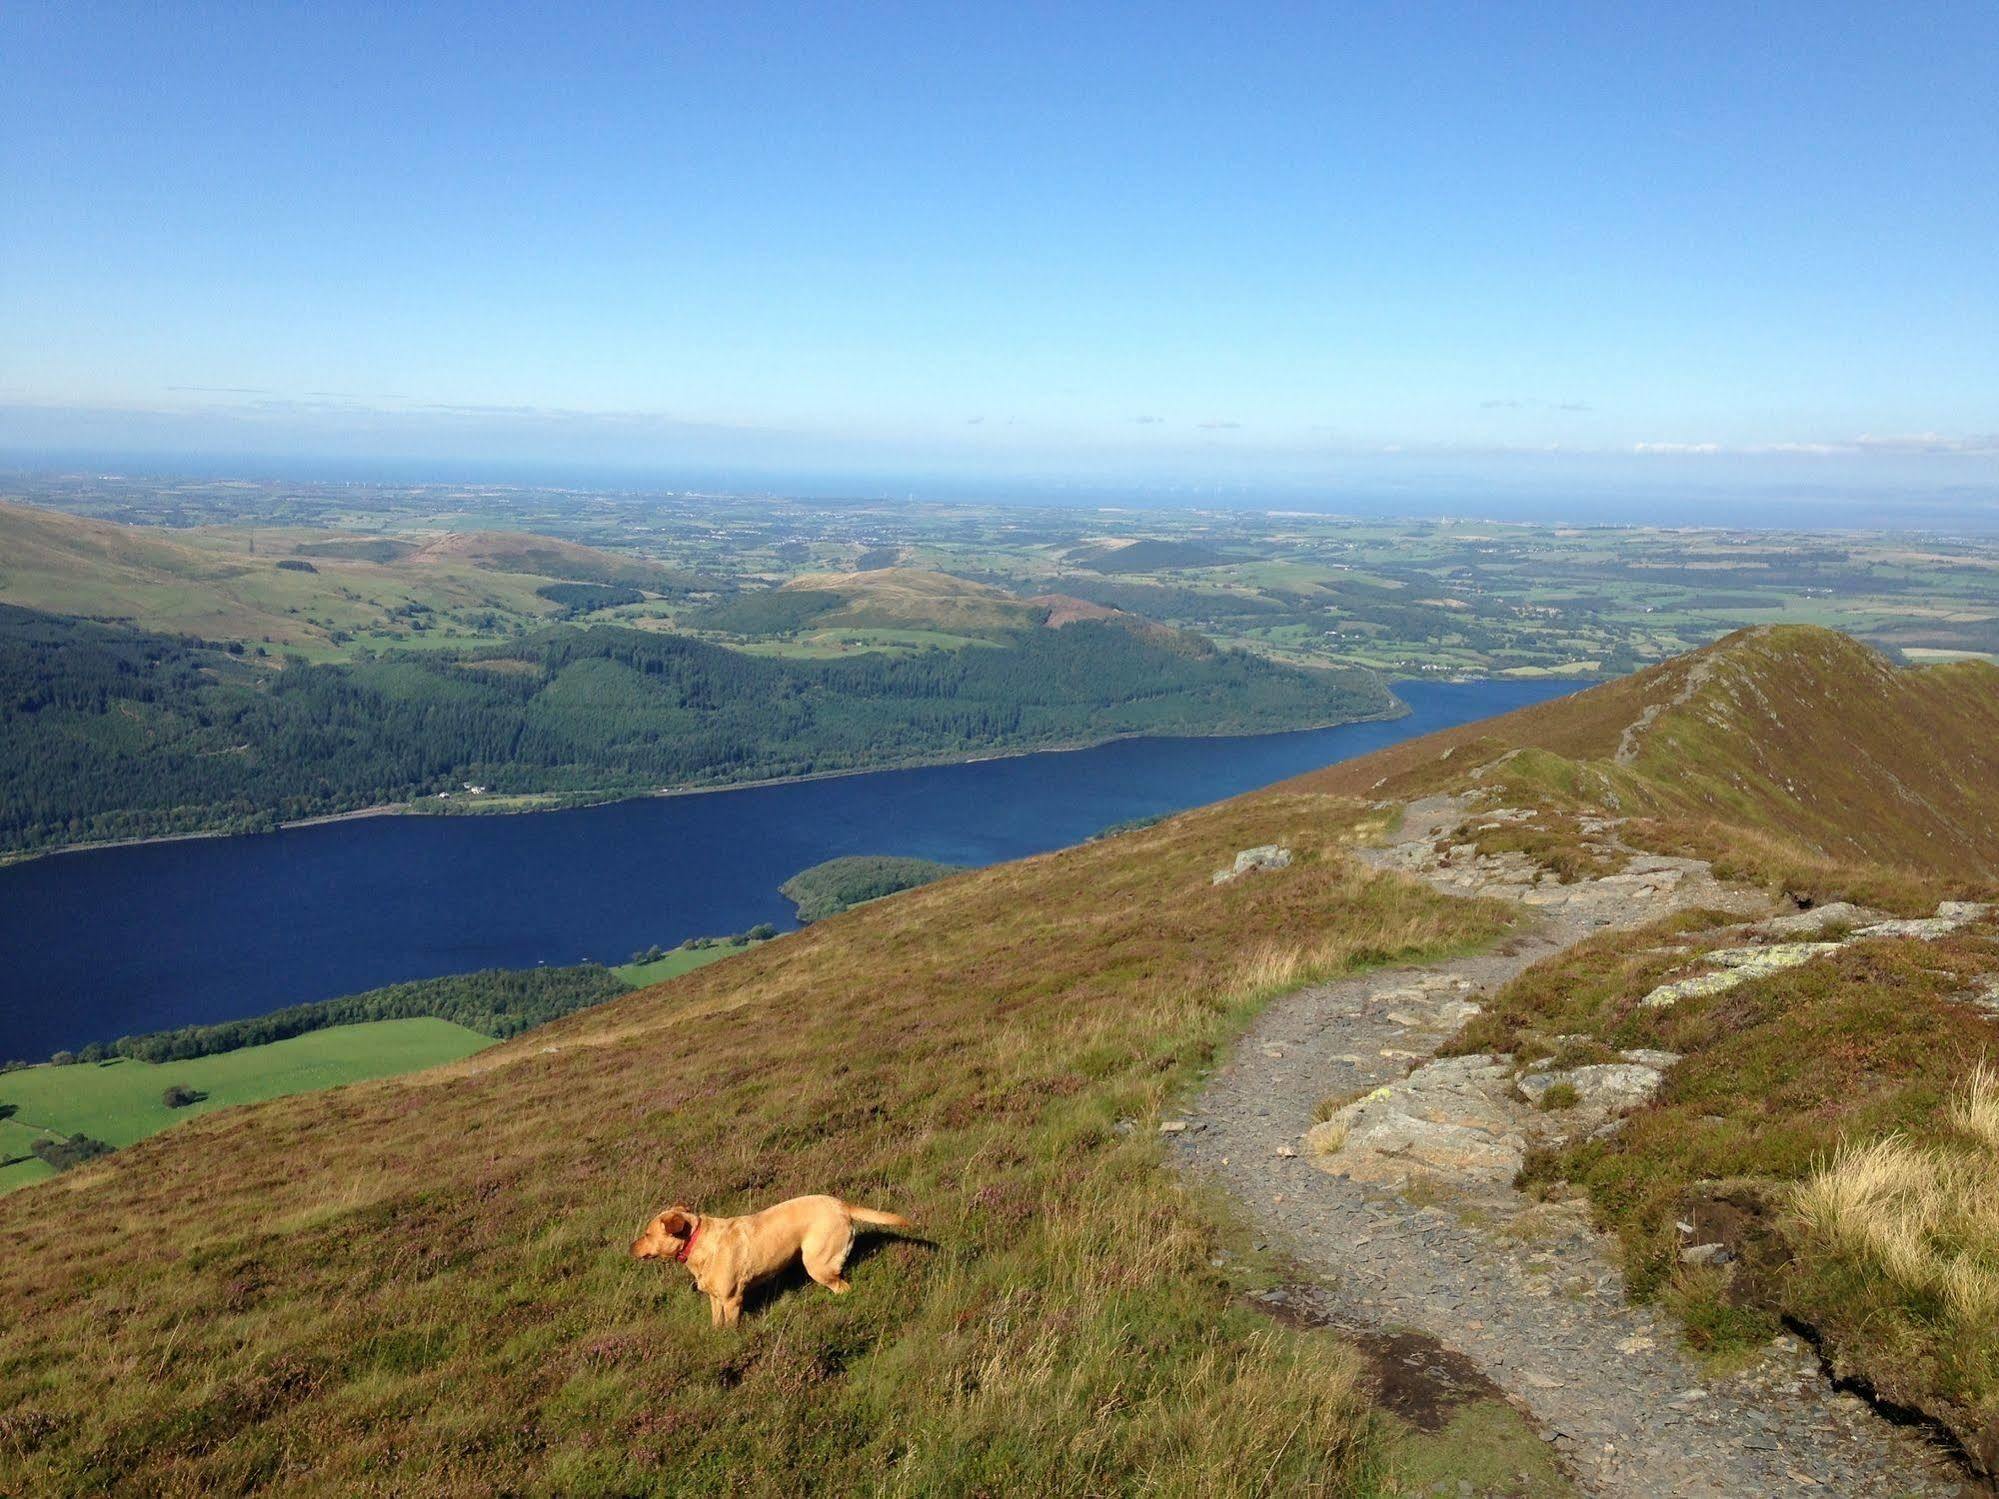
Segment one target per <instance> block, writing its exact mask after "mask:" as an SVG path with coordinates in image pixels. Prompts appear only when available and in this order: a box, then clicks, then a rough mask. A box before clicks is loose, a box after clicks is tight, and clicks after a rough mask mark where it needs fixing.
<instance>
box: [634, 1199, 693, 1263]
mask: <svg viewBox="0 0 1999 1499" xmlns="http://www.w3.org/2000/svg"><path fill="white" fill-rule="evenodd" d="M694 1224H695V1217H694V1212H693V1210H692V1209H691V1208H687V1207H684V1206H682V1205H681V1204H680V1203H677V1202H676V1203H675V1204H674V1205H673V1206H672V1207H670V1208H668V1209H667V1210H666V1211H665V1212H663V1213H659V1214H655V1215H654V1217H653V1219H652V1221H651V1222H650V1223H648V1224H646V1226H645V1227H644V1228H643V1229H641V1230H640V1231H639V1236H638V1237H637V1238H636V1239H634V1240H632V1258H633V1259H637V1260H670V1259H674V1258H677V1257H678V1256H679V1254H680V1252H681V1250H683V1249H685V1248H686V1247H687V1244H688V1241H689V1240H691V1239H692V1238H693V1237H694Z"/></svg>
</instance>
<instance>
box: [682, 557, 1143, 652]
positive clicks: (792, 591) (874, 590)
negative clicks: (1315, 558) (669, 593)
mask: <svg viewBox="0 0 1999 1499" xmlns="http://www.w3.org/2000/svg"><path fill="white" fill-rule="evenodd" d="M1085 619H1093V620H1118V621H1119V622H1121V623H1123V624H1126V625H1128V626H1130V627H1132V628H1134V629H1142V630H1150V631H1152V632H1154V633H1155V634H1158V635H1161V636H1169V635H1171V634H1172V633H1173V632H1172V631H1169V630H1166V629H1164V628H1163V627H1162V626H1158V625H1153V624H1150V623H1149V622H1147V621H1144V620H1141V619H1139V618H1138V617H1136V616H1134V615H1128V614H1125V613H1124V612H1123V611H1122V610H1119V609H1114V608H1106V607H1104V606H1102V605H1098V604H1092V603H1090V602H1087V601H1086V600H1083V599H1079V598H1073V597H1070V596H1067V595H1063V594H1043V595H1038V596H1036V597H1033V598H1021V597H1018V596H1017V595H1015V594H1011V593H1008V592H1006V591H1005V590H1003V589H999V588H995V587H993V586H992V585H991V584H988V583H980V582H975V581H973V580H971V579H968V578H958V577H953V576H951V575H950V574H948V573H938V572H926V571H924V570H922V569H920V568H908V567H886V568H876V569H870V570H862V571H859V572H845V573H804V574H801V575H800V576H798V577H796V578H793V579H791V580H790V581H788V582H787V583H785V584H784V585H783V586H782V587H781V588H776V589H772V590H769V591H767V592H763V593H744V594H738V595H737V596H736V597H734V598H732V599H728V600H725V601H724V602H722V603H719V604H717V605H715V606H713V607H712V608H710V609H708V610H706V611H705V612H703V613H702V614H699V615H696V616H694V617H693V619H692V620H691V621H690V622H691V623H693V624H695V625H697V626H701V627H705V628H708V629H714V630H721V631H724V632H727V633H729V634H734V635H743V636H751V637H754V636H762V635H776V634H788V633H791V632H795V631H800V630H808V631H833V632H839V631H855V630H865V631H889V632H911V631H914V632H922V633H923V634H924V635H925V636H927V637H929V639H930V640H931V641H932V642H933V643H936V644H952V643H960V644H962V643H966V642H971V641H985V642H988V643H992V642H1002V643H1003V642H1007V641H1010V640H1012V639H1013V638H1014V637H1016V636H1018V635H1020V634H1023V633H1025V632H1028V631H1032V630H1036V629H1040V628H1042V627H1043V626H1046V627H1048V628H1051V629H1061V628H1062V627H1063V626H1064V625H1068V624H1073V623H1075V622H1076V621H1078V620H1085Z"/></svg>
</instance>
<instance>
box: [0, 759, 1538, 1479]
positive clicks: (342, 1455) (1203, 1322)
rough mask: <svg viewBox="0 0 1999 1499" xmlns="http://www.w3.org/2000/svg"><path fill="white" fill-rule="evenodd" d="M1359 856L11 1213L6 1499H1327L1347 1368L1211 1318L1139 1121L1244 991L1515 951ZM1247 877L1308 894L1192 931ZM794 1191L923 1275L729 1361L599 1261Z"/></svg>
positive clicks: (1282, 817)
mask: <svg viewBox="0 0 1999 1499" xmlns="http://www.w3.org/2000/svg"><path fill="white" fill-rule="evenodd" d="M1365 815H1366V814H1365V811H1364V809H1363V808H1362V807H1361V806H1360V805H1359V804H1357V803H1354V802H1351V801H1346V800H1342V799H1337V798H1329V797H1323V796H1313V795H1301V794H1291V795H1275V796H1263V797H1257V798H1249V799H1244V800H1241V801H1237V802H1234V803H1231V804H1227V805H1225V806H1222V807H1218V808H1212V809H1208V810H1205V811H1201V812H1197V813H1190V814H1187V815H1185V816H1182V817H1180V818H1176V819H1174V820H1172V821H1170V822H1167V823H1163V824H1160V825H1159V826H1156V827H1153V828H1149V829H1146V830H1144V831H1141V832H1135V833H1131V834H1128V835H1125V836H1124V837H1122V838H1117V839H1109V840H1104V841H1101V842H1097V843H1092V844H1088V845H1084V846H1082V847H1080V848H1076V849H1071V850H1068V851H1065V852H1062V853H1059V854H1053V855H1048V856H1045V857H1041V858H1037V859H1031V860H1027V861H1024V862H1022V863H1018V864H1013V865H1008V866H1003V867H1000V868H997V869H992V870H987V871H981V872H978V873H975V874H971V875H967V876H965V877H962V878H960V879H955V880H951V881H948V882H945V883H943V884H940V885H936V886H932V887H928V888H926V889H922V890H918V891H913V892H910V893H908V894H905V895H901V896H897V897H895V898H894V899H891V900H887V901H882V902H877V903H875V904H872V905H869V906H866V907H863V908H861V909H859V910H856V911H853V912H849V913H847V914H846V915H844V916H841V917H837V918H834V919H833V920H830V921H827V922H824V923H821V924H819V925H817V926H815V927H813V928H811V929H809V930H808V931H806V932H803V933H800V934H797V935H794V936H789V937H785V938H783V939H780V940H778V941H775V942H771V943H767V944H765V945H763V946H761V947H759V948H757V949H756V950H755V951H753V952H751V953H748V954H745V955H743V956H741V957H739V958H738V959H737V960H736V961H734V962H730V963H725V964H717V965H713V966H711V967H708V968H705V969H703V970H701V971H700V972H697V973H692V974H689V975H687V976H685V977H683V978H681V979H678V980H676V981H675V982H674V983H672V984H670V985H667V986H664V987H661V988H656V989H652V990H648V991H644V992H642V993H639V994H636V995H632V996H627V997H625V998H622V999H619V1000H614V1001H612V1002H610V1003H608V1004H606V1005H603V1006H601V1007H598V1008H596V1009H594V1010H591V1011H588V1012H584V1013H581V1014H578V1015H576V1016H573V1017H570V1018H569V1019H566V1020H564V1021H560V1022H557V1023H556V1024H554V1025H552V1026H549V1027H547V1028H545V1029H542V1030H538V1031H536V1032H535V1033H534V1034H533V1035H532V1036H529V1037H524V1038H522V1039H521V1040H520V1041H518V1042H515V1043H511V1044H508V1045H505V1046H502V1047H496V1048H493V1049H492V1050H491V1051H490V1052H488V1053H487V1054H485V1055H483V1056H482V1057H481V1058H480V1059H479V1066H478V1068H477V1069H476V1070H474V1069H445V1070H443V1071H439V1072H433V1073H429V1074H424V1075H421V1076H419V1077H417V1078H413V1079H406V1080H400V1081H396V1082H391V1083H382V1084H375V1085H369V1086H365V1087H359V1088H348V1089H342V1090H339V1091H337V1092H334V1093H328V1094H319V1095H314V1096H310V1097H304V1098H297V1099H289V1100H283V1101H279V1102H274V1103H270V1104H265V1105H261V1106H258V1107H256V1108H252V1109H243V1110H234V1111H230V1112H228V1113H225V1114H222V1115H219V1116H216V1117H214V1118H210V1119H205V1120H197V1121H195V1122H193V1123H191V1124H190V1125H188V1126H187V1127H185V1128H182V1129H178V1130H175V1131H173V1132H171V1133H170V1134H168V1135H165V1136H162V1137H159V1138H157V1139H154V1140H150V1141H146V1142H144V1143H142V1144H140V1145H138V1146H135V1147H133V1148H132V1149H130V1150H127V1151H122V1152H120V1153H119V1154H118V1155H117V1156H115V1157H113V1158H111V1159H110V1160H108V1161H106V1162H104V1163H102V1164H92V1165H90V1166H88V1167H85V1168H81V1169H79V1170H78V1171H75V1172H73V1173H70V1174H69V1175H66V1176H65V1177H63V1178H61V1179H59V1180H58V1181H57V1182H55V1183H53V1184H51V1185H48V1186H44V1187H40V1188H37V1189H36V1190H34V1191H31V1192H26V1193H18V1194H15V1195H13V1196H12V1197H9V1198H7V1199H6V1200H5V1201H0V1411H5V1412H6V1413H7V1414H6V1416H5V1417H4V1421H5V1431H6V1434H7V1436H8V1440H7V1441H5V1442H0V1488H7V1489H10V1490H11V1489H27V1488H38V1489H70V1490H77V1489H93V1488H113V1487H115V1488H122V1489H126V1490H132V1491H139V1490H143V1491H147V1492H154V1493H172V1492H192V1491H196V1490H212V1489H214V1488H217V1487H228V1488H242V1487H253V1486H258V1485H263V1486H268V1487H280V1486H283V1487H295V1486H297V1484H298V1483H299V1482H300V1481H301V1480H302V1479H303V1478H304V1477H305V1476H306V1475H307V1474H310V1475H311V1476H312V1481H313V1482H314V1483H316V1484H317V1485H318V1486H319V1487H321V1488H324V1489H329V1490H331V1489H338V1490H343V1491H351V1490H353V1489H357V1488H368V1487H375V1488H396V1489H402V1490H404V1491H409V1490H435V1489H437V1488H439V1487H442V1486H449V1487H452V1488H454V1489H460V1490H475V1489H486V1488H491V1487H501V1488H509V1489H517V1490H525V1491H530V1492H545V1491H551V1490H560V1491H567V1492H575V1491H578V1490H586V1489H591V1488H599V1489H605V1488H608V1489H613V1490H616V1491H620V1492H629V1491H633V1490H641V1489H652V1488H659V1489H664V1488H676V1489H681V1488H721V1487H725V1486H736V1487H749V1488H752V1489H763V1490H767V1491H773V1492H794V1491H796V1489H797V1487H798V1486H799V1484H800V1483H802V1482H803V1481H804V1479H805V1475H807V1474H809V1475H811V1482H812V1484H813V1485H814V1486H815V1487H817V1488H820V1489H822V1490H824V1491H827V1492H841V1491H852V1490H856V1489H888V1490H893V1491H901V1492H910V1493H917V1492H963V1491H967V1490H978V1489H982V1488H983V1489H996V1488H1001V1487H1008V1488H1013V1489H1015V1490H1023V1491H1032V1490H1039V1491H1043V1492H1046V1491H1049V1490H1051V1489H1067V1490H1075V1489H1088V1488H1099V1489H1103V1488H1118V1487H1136V1486H1140V1485H1144V1484H1150V1485H1154V1486H1157V1487H1159V1488H1161V1489H1162V1490H1163V1491H1166V1492H1228V1491H1250V1490H1257V1491H1264V1490H1268V1489H1270V1488H1272V1487H1275V1488H1278V1489H1283V1490H1289V1491H1300V1490H1303V1489H1306V1488H1307V1487H1309V1486H1313V1485H1324V1486H1335V1487H1337V1486H1350V1485H1351V1484H1353V1483H1355V1482H1358V1481H1359V1480H1360V1479H1361V1478H1363V1477H1364V1476H1365V1473H1366V1468H1367V1464H1368V1462H1369V1461H1370V1451H1371V1449H1372V1445H1373V1444H1372V1441H1371V1438H1370V1436H1369V1428H1368V1423H1367V1419H1366V1417H1365V1415H1364V1397H1363V1396H1362V1394H1361V1393H1360V1391H1359V1389H1358V1387H1357V1385H1356V1374H1355V1363H1354V1361H1353V1358H1352V1356H1351V1355H1350V1354H1349V1353H1348V1352H1347V1351H1346V1350H1345V1349H1344V1348H1343V1346H1342V1345H1341V1344H1340V1343H1338V1342H1337V1341H1336V1340H1335V1339H1333V1338H1332V1337H1331V1336H1329V1335H1326V1334H1322V1333H1312V1332H1293V1331H1288V1330H1284V1329H1280V1328H1276V1327H1274V1326H1272V1325H1270V1324H1269V1323H1267V1322H1265V1321H1263V1320H1262V1319H1261V1318H1259V1317H1258V1316H1257V1315H1255V1314H1253V1313H1252V1312H1250V1311H1248V1310H1245V1309H1240V1308H1239V1307H1237V1306H1236V1305H1235V1304H1234V1301H1233V1297H1232V1294H1231V1288H1230V1285H1229V1283H1228V1282H1226V1281H1225V1280H1224V1278H1223V1272H1221V1271H1218V1270H1215V1269H1213V1268H1211V1264H1210V1259H1211V1255H1212V1250H1213V1243H1214V1234H1213V1230H1212V1229H1211V1227H1210V1226H1209V1224H1208V1223H1207V1222H1206V1221H1205V1220H1204V1218H1203V1216H1202V1214H1201V1213H1200V1212H1198V1211H1196V1210H1195V1208H1194V1206H1193V1205H1192V1204H1190V1203H1189V1201H1188V1200H1187V1199H1186V1197H1185V1195H1184V1193H1183V1191H1182V1189H1181V1188H1180V1187H1179V1186H1178V1185H1177V1183H1176V1181H1175V1179H1174V1177H1173V1176H1172V1175H1171V1173H1169V1172H1167V1171H1165V1170H1163V1169H1161V1168H1160V1165H1159V1150H1158V1146H1157V1145H1156V1143H1155V1139H1156V1137H1155V1135H1154V1133H1153V1130H1152V1121H1153V1120H1154V1119H1155V1118H1156V1117H1157V1114H1158V1111H1159V1110H1160V1108H1161V1107H1162V1105H1163V1104H1164V1103H1165V1102H1166V1101H1167V1100H1168V1099H1170V1098H1171V1097H1172V1096H1173V1095H1174V1094H1175V1093H1177V1092H1179V1091H1180V1090H1182V1089H1183V1088H1185V1087H1187V1086H1188V1085H1189V1084H1190V1083H1191V1082H1192V1081H1193V1078H1194V1075H1195V1070H1196V1069H1197V1068H1199V1067H1200V1066H1202V1065H1203V1064H1204V1063H1205V1062H1207V1061H1208V1060H1209V1059H1210V1058H1211V1057H1212V1056H1213V1055H1214V1052H1215V1049H1216V1048H1217V1047H1218V1046H1220V1045H1221V1044H1223V1043H1224V1042H1225V1041H1226V1040H1227V1039H1228V1037H1229V1036H1230V1035H1231V1034H1233V1033H1234V1032H1235V1031H1236V1029H1237V1028H1238V1027H1239V1026H1240V1025H1241V1024H1242V1023H1243V1021H1244V1020H1245V1019H1246V1017H1247V1015H1248V1014H1249V1013H1250V1011H1251V1009H1252V1008H1253V1007H1254V1005H1255V1004H1256V1003H1257V1002H1258V1000H1259V999H1260V997H1261V996H1262V995H1263V994H1264V993H1266V992H1268V991H1269V990H1271V989H1272V988H1274V987H1280V986H1283V985H1285V984H1289V983H1295V982H1299V981H1301V980H1303V979H1305V978H1307V977H1309V976H1311V975H1313V974H1315V973H1321V972H1330V971H1334V970H1338V969H1341V968H1344V967H1346V966H1349V965H1353V964H1360V963H1367V962H1372V961H1379V960H1383V959H1388V958H1393V957H1397V956H1404V955H1415V954H1418V953H1432V952H1438V951H1442V950H1446V949H1451V948H1455V947H1460V946H1463V945H1466V944H1469V943H1473V942H1477V941H1481V940H1485V939H1489V938H1490V937H1492V936H1493V935H1495V934H1496V933H1497V932H1498V931H1499V930H1500V929H1501V923H1502V921H1503V920H1504V917H1503V916H1502V915H1501V914H1500V913H1498V912H1496V911H1493V910H1491V909H1489V908H1487V907H1484V906H1481V905H1474V904H1464V903H1453V902H1446V901H1444V900H1442V899H1440V898H1437V897H1435V896H1433V895H1431V894H1430V893H1429V892H1428V891H1427V890H1424V889H1421V888H1419V887H1416V886H1413V885H1410V884H1408V883H1405V882H1401V881H1398V880H1394V879H1390V878H1383V877H1374V876H1368V875H1365V874H1364V873H1363V872H1362V871H1361V870H1360V869H1359V868H1358V867H1357V866H1356V865H1354V864H1353V863H1352V862H1351V861H1350V860H1348V859H1347V858H1346V857H1345V856H1344V855H1343V854H1342V852H1341V851H1340V845H1341V843H1342V842H1343V840H1346V839H1349V838H1351V837H1352V836H1353V831H1354V829H1355V827H1356V824H1357V822H1358V821H1359V820H1360V819H1361V818H1363V817H1364V816H1365ZM1267 842H1283V843H1287V844H1289V845H1290V846H1292V847H1293V848H1295V849H1297V850H1298V851H1299V855H1300V857H1299V860H1298V862H1297V863H1296V864H1294V866H1293V867H1292V868H1291V869H1289V870H1286V871H1283V872H1281V873H1277V874H1270V875H1263V876H1259V877H1257V878H1255V879H1248V880H1242V881H1238V882H1236V883H1233V884H1230V885H1227V886H1222V887H1216V886H1212V885H1210V883H1209V879H1208V876H1209V871H1211V870H1212V869H1214V868H1215V867H1217V866H1219V865H1220V864H1223V863H1225V862H1226V861H1227V859H1228V857H1229V856H1230V855H1232V854H1233V853H1234V852H1235V851H1236V850H1238V849H1240V848H1243V847H1247V846H1250V845H1253V844H1259V843H1267ZM1023 954H1030V955H1031V956H1032V961H1029V962H1023V961H1022V955H1023ZM551 1047H555V1048H559V1049H557V1050H554V1051H552V1052H551V1051H549V1050H548V1048H551ZM1125 1119H1130V1120H1135V1121H1137V1124H1136V1127H1135V1128H1131V1129H1124V1128H1121V1127H1120V1121H1121V1120H1125ZM802 1191H833V1192H838V1193H841V1194H842V1195H845V1196H847V1197H849V1198H852V1199H855V1200H860V1201H865V1202H871V1203H875V1204H878V1205H881V1206H885V1207H892V1208H896V1209H899V1210H902V1211H905V1212H907V1213H909V1214H910V1215H912V1216H913V1217H914V1218H915V1219H916V1220H917V1221H918V1222H919V1223H920V1224H921V1225H922V1229H923V1231H924V1233H925V1234H926V1235H928V1236H929V1238H930V1239H931V1241H932V1242H931V1243H930V1244H929V1245H923V1244H917V1243H909V1242H897V1241H893V1240H890V1241H887V1242H886V1243H885V1244H883V1245H881V1246H880V1247H879V1248H878V1249H877V1250H876V1252H874V1253H871V1254H869V1255H867V1256H866V1257H865V1258H864V1259H862V1260H861V1262H860V1263H858V1264H857V1265H856V1266H855V1267H854V1271H853V1279H854V1283H855V1293H854V1294H853V1295H851V1296H848V1297H845V1298H841V1299H839V1300H837V1301H836V1300H835V1299H833V1298H831V1297H829V1296H826V1295H824V1294H823V1293H820V1292H818V1291H817V1290H816V1288H806V1289H804V1290H798V1289H789V1290H786V1291H785V1292H784V1293H782V1294H780V1295H779V1296H777V1297H775V1298H774V1299H773V1300H772V1301H770V1302H769V1303H768V1304H767V1305H766V1306H765V1307H764V1308H763V1309H762V1310H761V1311H760V1312H758V1313H757V1314H756V1315H754V1316H753V1317H751V1318H750V1319H749V1320H748V1321H747V1322H746V1323H745V1325H744V1326H743V1328H742V1329H740V1330H738V1331H734V1332H729V1333H726V1334H717V1333H714V1332H712V1331H711V1330H710V1329H709V1328H708V1326H707V1322H706V1318H705V1317H704V1316H703V1315H702V1314H701V1311H700V1308H699V1306H698V1304H697V1301H696V1298H695V1297H694V1296H693V1295H692V1294H691V1293H690V1292H689V1291H688V1289H687V1286H686V1282H685V1280H684V1278H683V1277H682V1275H681V1274H680V1272H678V1271H677V1270H675V1269H673V1268H671V1267H669V1269H668V1270H667V1271H666V1272H665V1273H662V1272H661V1271H660V1270H659V1269H658V1268H657V1267H652V1266H644V1265H639V1264H636V1263H634V1262H632V1261H630V1260H629V1259H628V1258H627V1257H626V1256H625V1253H624V1247H625V1243H626V1241H627V1240H628V1239H629V1237H630V1235H631V1233H632V1232H633V1230H634V1228H635V1226H636V1225H637V1224H638V1223H639V1222H640V1220H641V1219H642V1218H643V1217H644V1216H645V1215H646V1214H648V1213H650V1212H651V1211H654V1210H656V1209H657V1208H658V1207H660V1206H662V1205H663V1204H664V1203H665V1202H667V1201H669V1200H671V1199H672V1198H674V1197H679V1198H682V1199H684V1200H686V1201H689V1202H693V1203H698V1204H700V1205H702V1206H704V1207H706V1208H708V1209H710V1210H719V1211H733V1210H740V1209H743V1208H747V1207H752V1206H756V1205H761V1204H764V1203H768V1202H770V1201H772V1200H774V1199H777V1198H780V1197H783V1196H787V1195H790V1194H792V1193H795V1192H802ZM107 1245H115V1246H116V1250H115V1252H113V1253H107V1252H106V1248H105V1246H107ZM135 1375H138V1376H142V1377H135Z"/></svg>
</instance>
